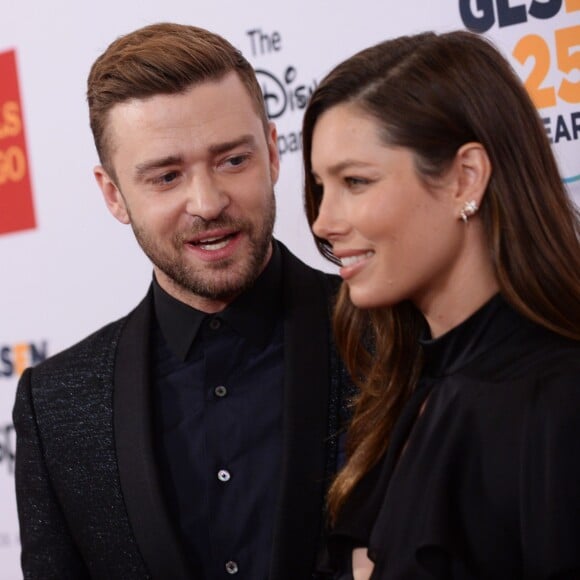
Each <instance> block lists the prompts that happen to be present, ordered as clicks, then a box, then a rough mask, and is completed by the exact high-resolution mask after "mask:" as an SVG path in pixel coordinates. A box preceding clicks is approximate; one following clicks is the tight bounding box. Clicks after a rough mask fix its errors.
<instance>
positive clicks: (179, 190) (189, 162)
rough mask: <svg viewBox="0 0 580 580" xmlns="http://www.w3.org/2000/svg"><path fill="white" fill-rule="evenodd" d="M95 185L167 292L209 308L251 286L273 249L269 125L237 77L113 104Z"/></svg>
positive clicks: (273, 159)
mask: <svg viewBox="0 0 580 580" xmlns="http://www.w3.org/2000/svg"><path fill="white" fill-rule="evenodd" d="M107 131H108V132H109V134H108V137H109V143H111V151H110V160H111V165H112V167H113V169H114V172H115V175H116V180H115V181H113V179H112V178H111V176H109V175H108V174H107V173H106V171H105V170H104V169H103V168H102V167H100V166H99V167H97V168H96V169H95V175H96V177H97V181H98V182H99V185H100V187H101V189H102V191H103V193H104V196H105V200H106V202H107V205H108V207H109V209H110V211H111V213H113V215H114V216H115V217H116V218H117V219H118V220H119V221H121V222H123V223H130V224H131V227H132V228H133V231H134V233H135V236H136V238H137V241H138V242H139V244H140V246H141V247H142V249H143V251H144V252H145V253H146V254H147V256H148V257H149V259H150V260H151V261H152V262H153V264H154V270H155V275H156V277H157V280H158V281H159V283H160V285H161V286H162V287H163V288H164V289H165V290H166V291H168V292H169V293H170V294H171V295H173V296H175V297H176V298H178V299H179V300H182V301H184V302H186V303H188V304H190V305H191V306H194V307H196V308H199V309H201V310H204V311H207V312H214V311H219V310H221V309H223V308H224V307H225V306H226V305H227V304H228V303H229V302H230V301H231V300H232V299H233V298H235V296H237V295H238V294H239V293H240V292H242V291H243V290H245V289H246V288H248V287H249V286H251V285H252V284H253V282H254V280H255V279H256V278H257V276H258V275H259V274H260V272H261V271H262V270H263V268H264V267H265V265H266V263H267V262H268V260H269V258H270V255H271V251H272V250H271V237H272V230H273V226H274V217H275V200H274V190H273V188H274V184H275V182H276V180H277V178H278V170H279V160H278V153H277V146H276V130H275V128H274V126H273V125H272V126H270V127H269V130H268V134H267V135H266V134H265V131H264V125H263V123H262V121H261V119H260V117H259V116H258V114H257V113H256V112H255V110H254V107H253V105H252V100H251V99H250V97H249V95H248V93H247V91H246V89H245V87H244V85H243V84H242V82H241V81H240V79H239V78H238V76H237V75H236V74H235V73H229V74H228V75H226V76H225V77H224V78H222V79H221V80H218V81H210V82H205V83H202V84H199V85H194V86H193V87H192V88H190V89H189V90H187V91H186V92H184V93H181V94H174V95H157V96H154V97H150V98H147V99H142V100H141V99H139V100H137V99H136V100H132V101H128V102H127V103H122V104H118V105H115V106H114V107H113V108H112V109H111V111H110V113H109V118H108V126H107Z"/></svg>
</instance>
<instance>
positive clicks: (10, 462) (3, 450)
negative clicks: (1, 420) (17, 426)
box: [0, 423, 15, 473]
mask: <svg viewBox="0 0 580 580" xmlns="http://www.w3.org/2000/svg"><path fill="white" fill-rule="evenodd" d="M14 454H15V453H14V425H12V424H11V423H8V424H6V425H0V465H2V464H3V463H4V464H6V466H7V468H8V473H14Z"/></svg>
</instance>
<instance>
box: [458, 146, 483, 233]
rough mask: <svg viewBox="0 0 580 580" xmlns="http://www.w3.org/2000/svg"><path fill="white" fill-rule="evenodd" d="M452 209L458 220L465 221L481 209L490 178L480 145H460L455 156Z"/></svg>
mask: <svg viewBox="0 0 580 580" xmlns="http://www.w3.org/2000/svg"><path fill="white" fill-rule="evenodd" d="M453 170H454V174H455V178H456V186H457V187H456V189H455V192H454V207H455V211H456V216H457V218H458V219H462V220H463V221H465V222H466V221H467V220H468V219H469V217H471V216H472V215H474V214H475V213H476V212H477V210H478V209H479V208H480V207H481V202H482V201H483V197H484V195H485V192H486V191H487V186H488V184H489V179H490V177H491V171H492V167H491V162H490V160H489V156H488V155H487V151H486V150H485V147H484V146H483V145H482V144H481V143H477V142H470V143H465V144H464V145H462V146H461V147H460V148H459V149H458V150H457V153H456V155H455V160H454V161H453Z"/></svg>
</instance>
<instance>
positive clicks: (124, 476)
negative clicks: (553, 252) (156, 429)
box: [113, 291, 191, 580]
mask: <svg viewBox="0 0 580 580" xmlns="http://www.w3.org/2000/svg"><path fill="white" fill-rule="evenodd" d="M152 304H153V298H152V292H151V291H149V293H148V295H147V296H146V297H145V299H144V300H143V301H142V302H141V304H139V306H138V307H137V308H136V309H135V310H134V311H133V312H132V313H131V314H130V315H129V316H128V319H127V322H126V325H125V327H124V329H123V331H122V333H121V337H120V340H119V345H118V348H117V356H116V362H115V378H114V381H115V384H114V395H113V397H114V402H113V405H114V406H113V409H114V411H113V413H114V425H115V441H116V449H117V456H118V461H119V475H120V479H121V488H122V490H123V496H124V499H125V505H126V507H127V512H128V515H129V520H130V522H131V526H132V529H133V533H134V534H135V538H136V540H137V544H138V546H139V549H140V551H141V554H142V556H143V559H144V560H145V562H146V564H147V567H148V568H149V570H150V572H151V574H152V576H153V578H154V579H158V580H165V579H167V578H171V579H172V580H182V579H183V580H185V579H189V578H191V575H190V574H189V572H188V569H187V563H186V561H185V558H184V556H183V553H182V550H181V546H180V542H179V539H178V536H177V534H176V531H175V529H174V527H173V525H172V523H171V520H170V518H169V515H168V512H167V510H166V507H165V503H164V499H163V495H162V490H161V486H160V482H159V479H158V475H157V470H156V462H155V457H154V448H153V430H152V425H151V412H150V411H151V410H150V386H149V361H150V356H151V355H150V347H149V337H150V334H151V331H150V320H151V313H152V310H153V307H152Z"/></svg>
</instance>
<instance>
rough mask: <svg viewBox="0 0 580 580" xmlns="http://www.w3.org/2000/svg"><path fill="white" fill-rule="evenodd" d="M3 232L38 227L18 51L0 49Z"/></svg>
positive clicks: (0, 206) (0, 224)
mask: <svg viewBox="0 0 580 580" xmlns="http://www.w3.org/2000/svg"><path fill="white" fill-rule="evenodd" d="M0 79H2V82H1V83H0V234H5V233H9V232H16V231H20V230H28V229H31V228H34V227H36V220H35V217H34V206H33V201H32V187H31V182H30V171H29V167H28V155H27V152H26V139H25V135H24V123H23V118H22V103H21V100H20V91H19V88H18V73H17V70H16V55H15V53H14V51H13V50H10V51H8V52H3V53H0Z"/></svg>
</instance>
